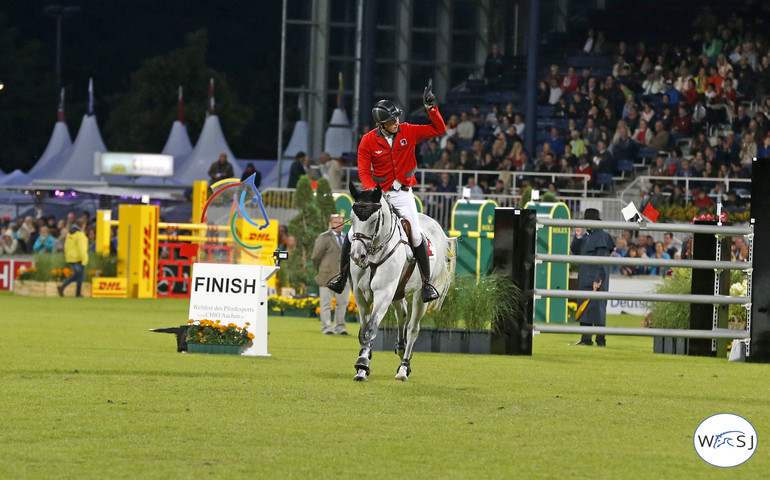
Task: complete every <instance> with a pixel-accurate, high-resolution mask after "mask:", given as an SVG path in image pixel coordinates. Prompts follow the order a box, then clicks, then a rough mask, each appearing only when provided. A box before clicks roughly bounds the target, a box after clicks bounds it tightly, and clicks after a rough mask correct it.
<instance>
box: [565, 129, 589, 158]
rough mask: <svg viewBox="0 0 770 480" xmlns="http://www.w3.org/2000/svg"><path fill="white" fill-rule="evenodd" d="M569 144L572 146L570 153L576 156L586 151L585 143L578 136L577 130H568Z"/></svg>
mask: <svg viewBox="0 0 770 480" xmlns="http://www.w3.org/2000/svg"><path fill="white" fill-rule="evenodd" d="M569 145H570V147H572V153H573V154H574V155H575V156H577V157H579V156H581V155H583V154H584V153H585V151H586V144H585V142H584V141H583V139H582V138H580V133H578V131H577V130H572V131H570V142H569ZM565 147H566V145H565Z"/></svg>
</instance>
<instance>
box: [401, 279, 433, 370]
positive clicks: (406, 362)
mask: <svg viewBox="0 0 770 480" xmlns="http://www.w3.org/2000/svg"><path fill="white" fill-rule="evenodd" d="M426 308H427V305H426V304H425V302H423V301H422V296H421V293H420V292H419V291H418V292H417V293H415V294H414V296H413V297H412V315H411V316H410V317H409V325H407V327H406V348H405V349H404V356H403V357H402V358H401V365H399V366H398V372H397V373H396V380H401V381H402V382H405V381H407V380H408V379H409V375H410V374H411V373H412V349H413V348H414V342H416V341H417V336H418V335H419V334H420V320H422V317H423V315H425V310H426Z"/></svg>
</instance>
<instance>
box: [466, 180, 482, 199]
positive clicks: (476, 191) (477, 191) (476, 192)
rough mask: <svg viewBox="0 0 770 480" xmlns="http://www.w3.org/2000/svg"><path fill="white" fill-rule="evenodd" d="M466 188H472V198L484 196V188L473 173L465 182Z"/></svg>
mask: <svg viewBox="0 0 770 480" xmlns="http://www.w3.org/2000/svg"><path fill="white" fill-rule="evenodd" d="M465 188H468V189H470V191H471V196H470V198H476V199H480V198H484V190H483V189H482V188H481V187H480V186H479V185H477V184H476V179H475V178H474V177H473V175H470V176H468V181H467V183H466V184H465Z"/></svg>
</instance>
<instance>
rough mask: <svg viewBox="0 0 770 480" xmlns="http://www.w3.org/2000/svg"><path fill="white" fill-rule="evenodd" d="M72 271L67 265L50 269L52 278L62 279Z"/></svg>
mask: <svg viewBox="0 0 770 480" xmlns="http://www.w3.org/2000/svg"><path fill="white" fill-rule="evenodd" d="M72 273H73V272H72V269H71V268H69V267H64V268H54V269H53V270H51V277H53V279H54V280H64V279H65V278H67V277H69V276H70V275H72Z"/></svg>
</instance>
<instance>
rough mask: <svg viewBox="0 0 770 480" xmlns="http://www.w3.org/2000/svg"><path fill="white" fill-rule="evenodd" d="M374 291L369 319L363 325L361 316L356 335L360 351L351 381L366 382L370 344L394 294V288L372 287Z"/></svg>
mask: <svg viewBox="0 0 770 480" xmlns="http://www.w3.org/2000/svg"><path fill="white" fill-rule="evenodd" d="M372 290H373V291H374V295H373V302H372V311H371V315H369V319H368V321H367V322H366V324H365V325H364V317H363V316H361V331H359V333H358V340H359V342H360V343H361V350H360V351H359V352H358V359H357V360H356V365H355V368H356V376H355V377H353V380H356V381H358V382H361V381H366V380H367V378H366V377H367V376H368V375H369V372H370V369H369V364H370V361H371V359H372V342H373V341H374V339H375V337H377V328H378V327H379V326H380V322H381V321H382V319H383V318H384V317H385V313H387V311H388V306H389V305H390V304H391V301H392V300H393V295H395V293H396V286H395V285H394V286H392V287H391V286H387V287H386V288H383V287H382V286H379V287H377V286H375V285H372Z"/></svg>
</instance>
